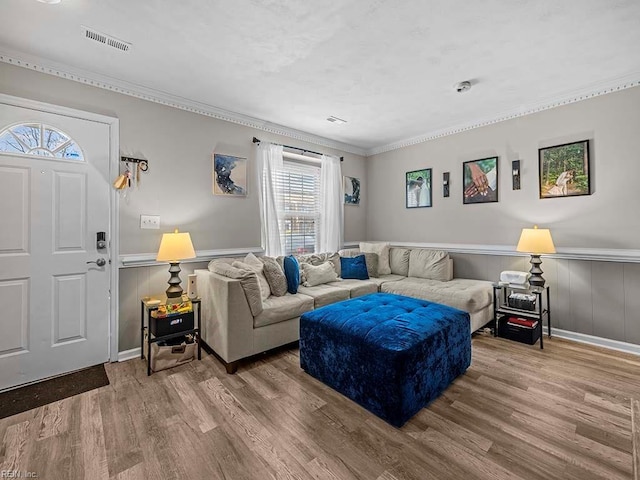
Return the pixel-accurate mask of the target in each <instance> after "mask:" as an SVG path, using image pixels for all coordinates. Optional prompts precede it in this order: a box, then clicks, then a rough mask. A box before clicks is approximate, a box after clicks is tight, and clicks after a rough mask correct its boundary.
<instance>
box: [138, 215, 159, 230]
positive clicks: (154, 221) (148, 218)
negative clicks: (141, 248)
mask: <svg viewBox="0 0 640 480" xmlns="http://www.w3.org/2000/svg"><path fill="white" fill-rule="evenodd" d="M140 228H150V229H153V230H159V229H160V215H140Z"/></svg>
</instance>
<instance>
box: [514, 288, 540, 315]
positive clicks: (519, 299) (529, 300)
mask: <svg viewBox="0 0 640 480" xmlns="http://www.w3.org/2000/svg"><path fill="white" fill-rule="evenodd" d="M507 305H509V307H511V308H518V309H520V310H528V311H534V310H535V309H536V296H535V295H532V294H529V293H514V292H512V293H510V294H509V296H508V297H507Z"/></svg>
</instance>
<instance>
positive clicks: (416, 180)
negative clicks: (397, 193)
mask: <svg viewBox="0 0 640 480" xmlns="http://www.w3.org/2000/svg"><path fill="white" fill-rule="evenodd" d="M405 181H406V207H407V208H421V207H430V206H431V169H430V168H424V169H422V170H414V171H413V172H407V173H406V175H405Z"/></svg>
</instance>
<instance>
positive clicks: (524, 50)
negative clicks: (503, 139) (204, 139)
mask: <svg viewBox="0 0 640 480" xmlns="http://www.w3.org/2000/svg"><path fill="white" fill-rule="evenodd" d="M81 25H86V26H89V27H92V28H94V29H96V30H98V31H101V32H104V33H107V34H110V35H113V36H115V37H118V38H120V39H122V40H125V41H128V42H131V43H133V49H132V50H131V52H129V53H122V52H119V51H117V50H113V49H109V48H107V47H104V46H102V45H99V44H97V43H93V42H91V41H88V40H86V39H84V38H83V37H82V34H81V29H80V26H81ZM639 45H640V1H638V0H562V1H559V0H537V1H533V0H485V1H468V0H467V1H463V0H431V1H426V0H422V1H421V0H403V1H397V0H396V1H391V0H387V1H385V0H343V1H339V0H332V1H327V0H323V1H313V2H311V1H300V0H262V1H260V0H233V1H223V0H215V1H212V0H182V1H177V2H176V1H169V0H144V1H142V0H100V1H95V0H94V1H90V0H62V3H60V4H58V5H46V4H43V3H40V2H38V1H36V0H2V2H1V4H0V51H5V52H18V53H23V54H26V55H30V56H35V57H37V58H41V59H45V60H49V61H51V62H55V64H58V65H59V64H62V65H65V66H69V67H72V68H75V69H81V70H84V71H87V72H91V73H93V74H99V75H104V76H108V77H110V78H111V79H115V80H118V81H124V82H129V83H131V84H134V85H137V86H140V87H146V88H148V89H153V90H156V91H158V92H163V93H168V94H171V95H175V96H178V97H182V98H183V99H185V100H191V101H195V102H200V103H202V104H205V105H209V106H212V107H218V108H222V109H226V110H229V111H232V112H237V113H240V114H244V115H248V116H251V117H254V118H257V119H260V120H265V121H268V122H272V123H275V124H280V125H284V126H286V127H290V128H294V129H297V130H301V131H304V132H309V133H311V134H313V135H317V136H321V137H325V138H329V139H332V140H336V141H340V142H344V143H347V144H349V145H354V146H357V147H361V148H362V149H365V150H371V149H375V148H380V147H381V146H383V145H388V144H391V143H394V142H399V141H401V140H403V139H407V138H411V137H416V136H421V135H424V134H429V133H430V132H431V133H433V132H438V131H442V130H446V129H451V128H455V127H457V126H460V125H468V124H470V123H474V122H481V121H483V120H485V119H492V118H499V117H501V116H504V115H509V114H510V113H513V112H518V111H522V110H523V109H527V108H529V107H531V106H532V105H540V104H544V103H545V102H552V101H553V100H554V99H557V98H565V97H567V96H568V95H572V94H574V93H575V92H581V93H583V92H586V91H590V89H597V88H599V87H600V86H602V85H603V84H612V83H613V84H615V82H616V81H619V80H620V81H621V79H629V78H634V79H635V80H640V78H637V77H640V48H639ZM462 80H471V81H472V83H473V85H474V86H473V88H472V89H471V91H469V92H467V93H464V94H457V93H455V91H454V88H453V86H454V84H455V83H457V82H459V81H462ZM330 115H335V116H337V117H340V118H343V119H346V120H348V123H347V124H345V125H337V124H333V123H329V122H327V121H326V118H327V117H328V116H330Z"/></svg>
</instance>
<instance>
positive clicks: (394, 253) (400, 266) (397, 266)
mask: <svg viewBox="0 0 640 480" xmlns="http://www.w3.org/2000/svg"><path fill="white" fill-rule="evenodd" d="M409 253H411V250H409V249H408V248H398V247H392V248H390V249H389V267H390V268H391V273H393V274H395V275H402V276H404V277H408V276H409Z"/></svg>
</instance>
